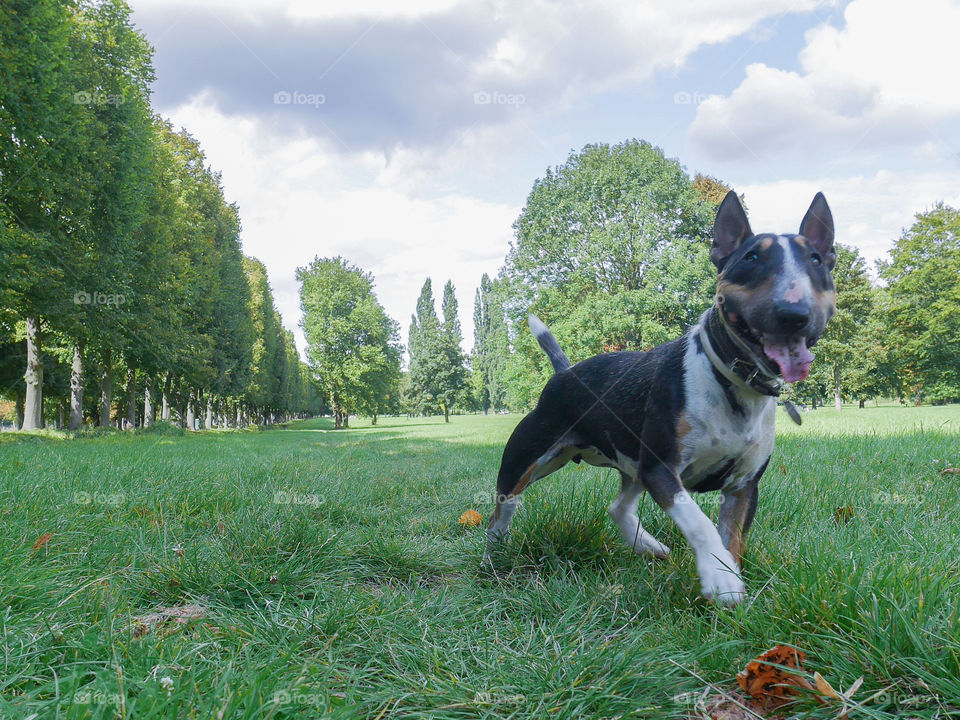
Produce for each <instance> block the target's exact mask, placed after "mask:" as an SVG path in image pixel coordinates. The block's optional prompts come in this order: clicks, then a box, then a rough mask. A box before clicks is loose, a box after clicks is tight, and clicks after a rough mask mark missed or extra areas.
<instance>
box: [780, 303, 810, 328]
mask: <svg viewBox="0 0 960 720" xmlns="http://www.w3.org/2000/svg"><path fill="white" fill-rule="evenodd" d="M773 311H774V314H775V315H776V317H777V324H778V325H780V327H782V328H783V329H784V330H787V331H790V332H795V331H797V330H802V329H803V328H805V327H806V326H807V323H808V322H810V308H809V307H808V306H807V305H806V304H805V303H788V302H784V301H780V302H778V303H775V304H774V307H773Z"/></svg>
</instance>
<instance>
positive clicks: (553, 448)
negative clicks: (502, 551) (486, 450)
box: [487, 410, 575, 545]
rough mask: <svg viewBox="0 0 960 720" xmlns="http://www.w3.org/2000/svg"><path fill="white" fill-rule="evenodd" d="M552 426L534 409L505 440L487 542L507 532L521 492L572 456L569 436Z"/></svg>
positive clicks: (494, 540) (564, 463)
mask: <svg viewBox="0 0 960 720" xmlns="http://www.w3.org/2000/svg"><path fill="white" fill-rule="evenodd" d="M552 429H553V428H552V423H549V422H545V421H544V420H543V419H542V418H541V417H540V416H539V415H538V413H537V411H536V410H534V411H533V412H532V413H530V414H529V415H527V416H526V417H525V418H524V419H523V420H522V421H521V422H520V424H519V425H517V427H516V429H515V430H514V431H513V435H511V436H510V440H508V441H507V446H506V447H505V448H504V450H503V459H502V460H501V462H500V473H499V475H498V477H497V498H496V506H495V507H494V510H493V514H492V515H491V516H490V524H489V525H488V526H487V541H488V545H489V544H493V543H496V542H497V541H498V540H500V539H501V538H502V537H503V536H504V535H506V534H507V531H508V530H509V529H510V523H511V522H512V521H513V516H514V514H515V513H516V512H517V507H518V506H519V504H520V494H521V493H522V492H523V491H524V490H525V489H526V488H527V487H529V486H530V485H532V484H533V483H534V482H536V481H537V480H539V479H540V478H543V477H546V476H547V475H549V474H550V473H552V472H554V471H555V470H558V469H560V468H561V467H563V466H564V465H566V464H567V462H568V461H569V460H570V458H571V457H572V456H573V454H574V452H575V449H573V448H569V447H568V446H569V442H568V439H567V438H564V437H559V438H558V437H557V436H556V435H555V434H554V432H552Z"/></svg>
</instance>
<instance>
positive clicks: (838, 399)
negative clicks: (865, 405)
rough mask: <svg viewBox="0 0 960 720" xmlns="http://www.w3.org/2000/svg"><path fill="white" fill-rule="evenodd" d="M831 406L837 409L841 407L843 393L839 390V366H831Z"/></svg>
mask: <svg viewBox="0 0 960 720" xmlns="http://www.w3.org/2000/svg"><path fill="white" fill-rule="evenodd" d="M833 406H834V407H835V408H836V409H837V410H841V409H843V394H842V393H841V392H840V368H839V367H838V366H834V368H833Z"/></svg>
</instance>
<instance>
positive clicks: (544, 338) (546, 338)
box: [527, 315, 573, 372]
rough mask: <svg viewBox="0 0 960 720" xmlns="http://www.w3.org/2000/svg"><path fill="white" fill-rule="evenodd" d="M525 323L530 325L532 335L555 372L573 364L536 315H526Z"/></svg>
mask: <svg viewBox="0 0 960 720" xmlns="http://www.w3.org/2000/svg"><path fill="white" fill-rule="evenodd" d="M527 324H528V325H529V326H530V332H532V333H533V335H534V337H536V338H537V342H538V343H540V347H541V348H543V351H544V352H545V353H546V354H547V357H548V358H550V364H552V365H553V369H554V371H555V372H563V371H564V370H566V369H567V368H568V367H570V366H571V365H573V363H571V362H570V358H568V357H567V356H566V355H564V354H563V350H561V349H560V343H558V342H557V339H556V338H555V337H554V336H553V333H552V332H550V329H549V328H548V327H547V326H546V325H544V324H543V322H542V321H541V320H540V318H538V317H537V316H536V315H528V316H527Z"/></svg>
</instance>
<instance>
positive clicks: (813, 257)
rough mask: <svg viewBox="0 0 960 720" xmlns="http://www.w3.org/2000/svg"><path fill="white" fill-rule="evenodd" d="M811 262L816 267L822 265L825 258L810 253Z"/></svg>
mask: <svg viewBox="0 0 960 720" xmlns="http://www.w3.org/2000/svg"><path fill="white" fill-rule="evenodd" d="M810 262H812V263H813V264H814V265H822V264H823V258H822V257H820V254H819V253H810Z"/></svg>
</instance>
